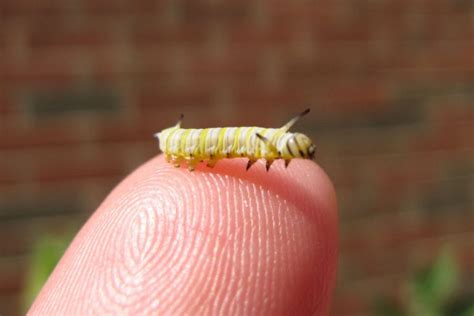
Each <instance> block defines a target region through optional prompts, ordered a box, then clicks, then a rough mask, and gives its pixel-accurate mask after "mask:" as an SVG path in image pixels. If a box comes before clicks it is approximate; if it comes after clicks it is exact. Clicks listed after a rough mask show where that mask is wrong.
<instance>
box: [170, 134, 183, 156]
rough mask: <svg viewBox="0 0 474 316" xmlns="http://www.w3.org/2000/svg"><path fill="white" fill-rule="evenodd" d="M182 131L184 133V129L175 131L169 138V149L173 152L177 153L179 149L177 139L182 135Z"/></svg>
mask: <svg viewBox="0 0 474 316" xmlns="http://www.w3.org/2000/svg"><path fill="white" fill-rule="evenodd" d="M183 133H184V129H179V130H177V131H176V133H174V135H173V138H172V139H170V143H171V145H170V147H171V148H170V150H171V152H172V153H174V154H177V153H179V150H180V149H179V147H180V141H179V140H180V139H181V135H183Z"/></svg>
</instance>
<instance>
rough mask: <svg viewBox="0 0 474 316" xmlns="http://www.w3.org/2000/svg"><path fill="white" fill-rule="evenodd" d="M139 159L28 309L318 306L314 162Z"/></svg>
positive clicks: (327, 241) (326, 190)
mask: <svg viewBox="0 0 474 316" xmlns="http://www.w3.org/2000/svg"><path fill="white" fill-rule="evenodd" d="M246 164H247V161H246V160H245V159H232V160H230V159H228V160H223V161H219V163H218V164H217V165H216V167H215V168H213V169H209V168H207V167H205V166H204V165H202V164H201V165H199V166H198V167H197V169H196V171H195V172H189V171H188V170H187V169H185V168H174V167H173V166H171V165H170V164H168V163H166V162H165V161H164V159H163V157H162V156H158V157H157V158H155V159H152V160H151V161H149V162H147V163H145V164H144V165H143V166H141V167H140V168H138V169H137V170H136V171H135V172H133V173H132V174H131V175H130V176H128V177H127V178H126V179H125V180H124V181H123V182H122V183H120V184H119V185H118V186H117V187H116V188H115V189H114V190H113V191H112V193H111V194H110V195H109V196H108V197H107V198H106V199H105V201H104V202H103V203H102V205H100V207H99V208H98V209H97V211H96V212H95V213H94V215H93V216H92V217H91V218H90V219H89V220H88V222H87V223H86V224H85V226H84V227H83V228H82V230H81V231H80V232H79V234H78V235H77V236H76V238H75V239H74V241H73V243H72V244H71V245H70V247H69V249H68V250H67V252H66V254H65V255H64V257H63V258H62V260H61V261H60V263H59V264H58V266H57V267H56V269H55V271H54V272H53V274H52V275H51V277H50V278H49V280H48V282H47V283H46V285H45V286H44V287H43V289H42V291H41V293H40V294H39V295H38V297H37V298H36V301H35V302H34V304H33V306H32V307H31V309H30V311H29V314H30V315H40V314H41V315H73V314H82V315H83V314H97V315H104V314H131V315H135V314H154V315H158V314H166V315H182V314H190V315H195V314H205V315H210V314H215V315H217V314H218V315H231V314H233V315H236V314H237V315H248V314H254V315H284V314H292V315H307V314H315V315H327V314H328V309H329V304H330V298H331V293H332V290H333V288H334V283H335V276H336V261H337V206H336V197H335V193H334V189H333V187H332V185H331V183H330V181H329V179H328V177H327V176H326V174H325V173H324V172H323V171H322V169H321V168H320V167H318V166H317V165H316V164H315V163H313V162H311V161H308V160H302V159H295V160H293V161H292V162H291V163H290V165H289V167H288V169H285V168H284V165H283V161H277V162H275V163H274V164H273V165H272V167H271V169H270V171H269V172H268V173H267V172H266V171H265V166H264V162H258V163H256V164H255V165H254V166H253V167H252V168H251V169H250V170H249V171H245V167H246Z"/></svg>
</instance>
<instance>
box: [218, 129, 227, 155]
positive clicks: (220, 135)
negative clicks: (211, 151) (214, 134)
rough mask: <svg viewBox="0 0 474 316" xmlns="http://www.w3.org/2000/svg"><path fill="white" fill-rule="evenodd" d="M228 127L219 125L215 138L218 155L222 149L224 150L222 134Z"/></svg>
mask: <svg viewBox="0 0 474 316" xmlns="http://www.w3.org/2000/svg"><path fill="white" fill-rule="evenodd" d="M227 128H228V127H221V130H220V131H219V137H218V139H217V150H216V154H217V155H220V154H222V151H223V150H224V144H223V143H224V135H225V131H226V130H227Z"/></svg>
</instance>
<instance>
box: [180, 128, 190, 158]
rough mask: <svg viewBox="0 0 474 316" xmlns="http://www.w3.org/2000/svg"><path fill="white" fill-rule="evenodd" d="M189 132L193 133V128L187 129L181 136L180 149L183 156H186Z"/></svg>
mask: <svg viewBox="0 0 474 316" xmlns="http://www.w3.org/2000/svg"><path fill="white" fill-rule="evenodd" d="M189 133H191V129H190V128H188V129H185V130H184V133H183V135H181V137H180V138H179V151H180V154H181V155H182V156H186V143H187V142H188V136H189Z"/></svg>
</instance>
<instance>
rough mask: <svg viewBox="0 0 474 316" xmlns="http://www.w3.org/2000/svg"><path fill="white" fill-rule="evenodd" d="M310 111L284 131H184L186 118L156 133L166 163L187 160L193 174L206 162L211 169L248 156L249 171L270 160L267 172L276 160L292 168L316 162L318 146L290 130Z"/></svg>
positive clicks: (277, 129) (285, 127)
mask: <svg viewBox="0 0 474 316" xmlns="http://www.w3.org/2000/svg"><path fill="white" fill-rule="evenodd" d="M308 112H309V109H306V110H305V111H303V112H302V113H300V114H299V115H297V116H295V117H294V118H292V119H291V120H290V121H289V122H288V123H286V124H285V125H283V126H282V127H280V128H263V127H255V126H252V127H217V128H204V129H184V128H181V122H182V120H183V115H182V114H181V116H180V119H179V121H178V123H177V124H176V125H175V126H173V127H170V128H167V129H164V130H163V131H161V132H160V133H156V134H155V137H157V138H158V139H159V143H160V149H161V151H162V152H163V153H164V154H165V157H166V160H167V161H168V162H170V163H172V164H174V165H175V166H176V167H180V165H181V163H182V162H183V161H186V162H187V165H188V169H189V170H190V171H193V170H194V168H195V166H196V165H197V164H198V163H199V162H202V161H207V166H208V167H211V168H212V167H214V165H215V164H216V163H217V161H218V160H220V159H224V158H237V157H247V158H248V159H249V160H248V163H247V170H248V169H249V168H250V167H251V166H252V165H253V164H254V163H255V162H256V161H257V160H258V159H265V160H266V162H267V163H266V169H267V171H268V170H269V169H270V166H271V165H272V163H273V161H274V160H275V159H284V160H285V167H288V164H289V163H290V161H291V159H293V158H306V159H313V158H314V151H315V148H316V146H315V145H314V144H313V143H312V141H311V140H310V139H309V137H308V136H306V135H304V134H301V133H291V132H288V130H289V129H290V128H291V127H292V126H293V125H294V124H295V123H296V122H297V121H298V120H299V119H300V118H301V117H302V116H304V115H306V114H308Z"/></svg>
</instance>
